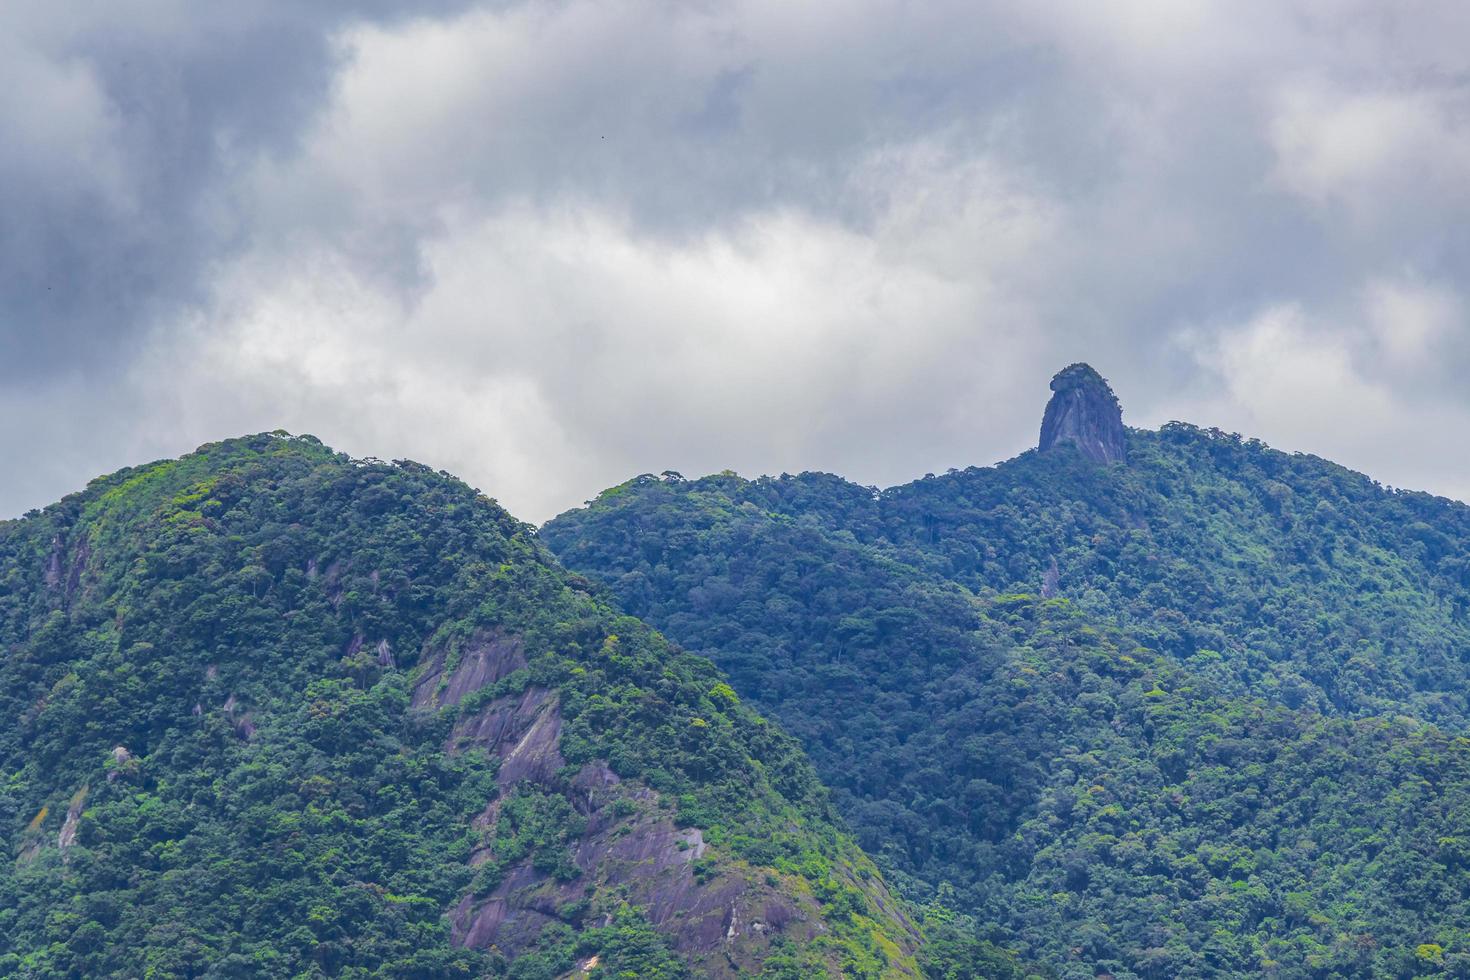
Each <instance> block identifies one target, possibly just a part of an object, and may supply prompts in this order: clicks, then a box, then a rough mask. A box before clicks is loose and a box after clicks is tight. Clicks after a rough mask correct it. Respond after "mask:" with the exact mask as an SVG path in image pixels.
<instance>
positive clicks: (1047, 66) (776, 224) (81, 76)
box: [0, 0, 1470, 520]
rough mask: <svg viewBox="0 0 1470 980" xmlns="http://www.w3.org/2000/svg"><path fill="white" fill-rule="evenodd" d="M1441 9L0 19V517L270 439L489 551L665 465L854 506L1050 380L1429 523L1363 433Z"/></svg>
mask: <svg viewBox="0 0 1470 980" xmlns="http://www.w3.org/2000/svg"><path fill="white" fill-rule="evenodd" d="M1466 18H1467V14H1466V13H1465V12H1463V10H1462V8H1461V6H1460V5H1456V4H1452V3H1449V2H1427V0H1424V2H1415V3H1411V4H1406V5H1403V6H1400V7H1395V8H1393V9H1392V10H1384V9H1383V8H1382V7H1381V5H1378V4H1370V3H1367V2H1366V0H1363V2H1351V3H1347V4H1336V3H1335V4H1330V5H1329V4H1321V3H1319V2H1316V0H1296V2H1292V3H1277V2H1271V3H1266V2H1261V3H1229V4H1227V3H1223V2H1209V0H1187V2H1181V3H1178V4H1170V5H1168V6H1167V8H1161V7H1160V6H1159V5H1157V4H1151V3H1142V2H1138V3H1134V2H1131V0H1129V2H1123V3H1118V4H1109V5H1106V6H1102V5H1096V4H1089V3H1083V2H1063V0H1046V2H1042V3H1037V4H1026V5H1014V4H1000V3H981V4H974V3H963V4H962V3H958V2H950V0H938V2H934V3H928V4H923V5H917V6H916V5H913V4H908V3H903V2H900V0H858V2H855V3H852V4H847V5H843V6H841V7H836V6H830V5H829V6H823V5H807V6H802V7H793V6H792V5H790V4H776V3H771V2H758V0H744V2H735V3H729V4H700V3H696V4H668V3H665V2H660V0H610V2H595V3H594V2H591V0H563V2H558V3H555V4H530V3H518V2H498V3H485V4H473V3H468V2H465V3H448V2H445V3H427V2H424V3H418V4H409V5H401V4H394V5H389V4H382V5H367V6H363V7H357V8H354V9H353V10H352V11H351V12H350V13H349V12H348V11H347V8H345V7H338V6H336V5H325V6H323V5H305V6H302V5H287V4H278V3H274V2H267V0H262V2H260V3H257V4H251V5H244V6H241V5H234V6H232V7H221V8H218V9H211V10H209V11H201V10H200V9H198V8H197V7H195V6H192V5H189V6H186V5H183V4H179V3H176V2H166V0H151V2H144V0H136V2H132V3H125V4H116V5H107V6H104V7H88V8H68V9H67V10H65V11H53V10H49V9H48V8H44V7H42V6H41V5H39V4H35V3H19V4H12V5H8V6H6V7H5V8H3V10H0V134H4V136H5V137H6V138H5V139H3V140H0V176H3V177H4V179H3V180H0V214H3V215H4V216H5V220H4V221H0V269H3V271H0V385H3V386H4V387H3V389H0V391H3V395H0V407H3V408H4V409H5V410H6V411H5V414H4V419H5V421H3V422H0V452H4V453H5V454H6V457H7V458H9V459H14V460H16V461H17V466H16V467H15V473H14V474H13V475H11V476H10V477H9V478H8V480H7V481H6V483H5V485H3V486H0V513H13V512H16V511H18V510H20V509H23V508H24V507H26V506H30V505H33V504H40V503H43V502H45V501H46V500H49V499H51V498H54V497H56V496H59V495H60V494H61V493H63V492H65V491H66V490H68V489H73V488H75V487H76V486H79V485H81V484H82V483H83V482H85V480H86V479H87V478H88V477H90V476H92V475H94V474H95V473H96V472H100V471H103V470H105V469H108V468H112V467H116V466H120V465H124V464H127V463H130V462H136V461H137V460H138V459H140V458H145V457H149V456H157V455H164V454H171V453H176V452H181V451H186V450H187V449H189V448H191V447H192V446H193V445H195V444H197V443H198V442H202V441H205V440H208V439H213V438H220V437H223V436H227V435H230V434H234V433H238V432H242V431H250V430H259V429H270V428H276V427H278V426H281V427H286V428H290V429H294V430H297V431H312V432H315V433H317V434H318V435H320V436H322V437H323V438H325V439H327V440H328V441H329V442H333V443H336V444H338V445H339V446H340V447H341V448H344V449H347V450H349V451H353V452H357V453H363V454H369V453H370V454H375V455H379V456H385V457H387V456H394V455H408V456H414V457H416V458H421V459H423V460H424V461H426V462H430V463H433V464H435V465H438V466H443V467H446V468H449V469H452V470H454V471H456V472H459V473H461V474H463V475H465V476H466V477H467V478H469V479H471V480H472V481H473V482H475V483H477V484H479V485H481V486H482V487H483V488H484V489H486V490H487V491H488V492H489V493H491V494H492V495H496V496H499V497H501V498H502V499H503V500H504V501H505V502H506V503H507V504H509V505H510V506H511V507H512V509H513V510H515V511H516V512H517V513H518V514H520V515H521V516H523V517H526V518H529V519H535V520H540V519H543V518H545V517H547V516H549V515H550V514H552V513H555V512H556V511H557V510H559V509H561V508H564V507H567V506H571V505H574V504H576V503H577V502H579V501H580V500H582V499H585V498H586V497H588V496H591V495H592V494H593V493H595V492H596V491H597V490H598V489H600V488H601V487H602V486H605V485H607V484H609V483H612V482H615V481H618V480H621V479H623V478H625V477H626V476H628V475H630V474H632V473H634V472H639V471H643V470H653V471H657V470H661V469H664V468H669V467H672V468H675V469H680V470H683V471H686V472H690V473H694V472H701V471H705V470H714V469H722V468H725V467H734V468H738V469H741V470H743V471H747V472H761V471H779V470H782V469H789V470H796V469H803V468H809V467H820V468H826V469H832V470H837V471H839V472H843V473H845V474H848V475H851V476H853V477H855V478H857V479H860V480H863V481H865V482H881V483H887V482H894V481H898V480H901V479H904V478H907V477H910V476H913V475H916V474H919V473H922V472H924V471H926V470H937V469H942V468H944V467H947V466H951V465H955V466H963V465H968V464H970V463H983V462H989V461H993V460H995V459H999V458H1002V457H1004V456H1008V455H1010V454H1012V453H1014V452H1016V451H1019V450H1020V449H1023V448H1025V447H1026V446H1027V445H1029V444H1030V443H1031V442H1032V440H1033V438H1034V435H1035V427H1036V425H1037V421H1038V419H1039V414H1040V410H1041V406H1042V404H1044V401H1045V396H1046V394H1047V392H1046V380H1047V378H1048V377H1049V375H1050V373H1051V372H1052V371H1054V370H1055V369H1056V368H1057V367H1059V366H1061V365H1063V364H1065V363H1068V362H1070V361H1072V360H1077V359H1087V360H1091V361H1092V362H1093V363H1094V364H1095V365H1096V366H1097V367H1099V368H1100V369H1101V370H1102V371H1103V372H1104V373H1105V374H1107V375H1108V376H1109V377H1110V378H1111V379H1112V380H1113V382H1114V384H1115V387H1116V388H1117V389H1118V391H1119V393H1120V395H1121V397H1122V399H1123V403H1124V406H1125V412H1126V414H1127V418H1128V420H1129V421H1130V422H1133V423H1135V424H1145V425H1152V424H1158V423H1159V422H1162V421H1164V420H1166V419H1167V418H1169V417H1172V416H1176V415H1181V416H1183V417H1186V418H1190V419H1193V420H1197V421H1200V422H1202V423H1205V424H1214V423H1218V424H1222V425H1227V426H1234V427H1239V428H1242V429H1243V430H1244V431H1251V432H1254V433H1258V434H1262V435H1265V436H1267V437H1268V438H1271V437H1273V436H1272V434H1273V433H1276V434H1278V436H1277V437H1279V438H1281V439H1282V440H1284V441H1285V443H1286V444H1290V445H1291V446H1292V448H1308V449H1314V450H1317V451H1322V452H1329V451H1336V449H1335V448H1334V447H1338V448H1340V449H1341V452H1342V453H1343V454H1344V459H1345V460H1346V459H1350V460H1351V461H1352V462H1353V464H1354V465H1358V466H1361V467H1362V468H1365V469H1367V470H1369V471H1370V472H1372V473H1374V475H1376V476H1380V477H1381V478H1383V479H1385V480H1389V481H1391V482H1395V483H1407V482H1410V481H1418V482H1422V483H1423V484H1424V485H1426V486H1434V487H1437V488H1442V487H1460V486H1462V485H1464V484H1465V483H1466V482H1467V481H1464V480H1462V478H1461V476H1460V475H1459V474H1458V471H1457V470H1456V467H1455V465H1453V464H1451V463H1448V462H1446V461H1444V460H1442V459H1440V458H1438V457H1439V456H1442V455H1443V454H1442V453H1436V451H1435V447H1434V446H1433V445H1431V443H1430V442H1428V441H1424V440H1417V439H1413V438H1401V437H1399V436H1396V435H1395V434H1394V433H1395V432H1396V431H1397V430H1396V429H1395V428H1394V427H1395V426H1405V427H1410V428H1412V427H1413V425H1414V421H1415V419H1431V420H1434V421H1433V424H1435V425H1449V424H1458V422H1459V420H1460V419H1461V417H1462V415H1463V414H1464V412H1465V409H1466V406H1467V404H1470V396H1467V395H1466V394H1465V392H1464V390H1463V386H1462V385H1460V384H1459V383H1458V382H1457V380H1456V379H1457V378H1458V377H1460V376H1462V375H1463V372H1464V370H1465V369H1466V368H1470V346H1467V337H1466V334H1467V331H1466V324H1465V318H1464V314H1465V309H1466V307H1465V304H1464V300H1463V297H1462V295H1461V292H1460V286H1459V284H1460V283H1463V282H1464V281H1466V276H1467V273H1470V249H1467V247H1466V240H1465V237H1464V232H1463V229H1464V228H1465V227H1466V219H1467V218H1470V213H1467V212H1470V200H1467V195H1466V194H1465V192H1464V188H1463V180H1462V179H1461V178H1460V174H1462V173H1463V172H1464V170H1465V165H1466V163H1467V162H1470V161H1467V156H1470V141H1467V137H1466V135H1465V133H1466V128H1465V119H1466V112H1467V108H1470V107H1467V103H1466V98H1467V93H1470V88H1467V83H1466V81H1465V79H1466V78H1470V71H1467V69H1470V64H1467V62H1470V55H1467V54H1466V53H1465V51H1464V50H1463V46H1462V45H1459V44H1457V43H1454V39H1455V38H1457V37H1463V36H1464V28H1466V27H1467V26H1470V24H1467V23H1466ZM1297 372H1300V378H1299V383H1298V384H1297V385H1296V387H1295V390H1297V391H1312V392H1314V393H1315V395H1314V397H1313V398H1311V399H1302V398H1299V397H1298V398H1293V397H1291V396H1290V394H1289V392H1290V391H1291V390H1293V385H1292V377H1293V375H1294V374H1296V373H1297ZM1343 392H1351V393H1353V394H1352V395H1351V396H1344V395H1342V394H1341V393H1343ZM1323 406H1329V407H1323ZM1337 411H1341V412H1343V413H1346V415H1344V416H1343V417H1345V418H1351V419H1353V420H1354V421H1353V424H1352V428H1353V430H1354V431H1356V432H1359V433H1360V434H1362V436H1361V438H1356V439H1345V438H1340V437H1338V436H1336V435H1334V434H1333V433H1332V432H1331V431H1329V429H1330V425H1329V424H1328V422H1327V421H1326V420H1328V419H1330V418H1332V417H1334V416H1333V413H1334V412H1337ZM1232 420H1234V421H1232ZM1313 440H1316V441H1315V442H1313ZM1456 492H1459V491H1456Z"/></svg>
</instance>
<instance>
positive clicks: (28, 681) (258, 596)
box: [0, 434, 943, 980]
mask: <svg viewBox="0 0 1470 980" xmlns="http://www.w3.org/2000/svg"><path fill="white" fill-rule="evenodd" d="M588 591H589V586H588V583H586V582H585V581H584V580H579V579H578V578H577V577H575V576H571V575H568V574H567V573H565V572H564V571H562V570H561V569H560V568H559V567H558V566H557V565H556V564H555V562H554V561H553V560H551V559H550V557H549V556H548V554H547V552H546V551H545V550H544V549H543V548H542V547H541V546H540V545H539V544H537V542H536V540H535V538H534V536H533V534H532V533H531V531H530V529H529V528H528V527H527V526H525V525H522V524H520V523H518V522H517V521H515V520H513V519H512V518H510V517H509V516H508V515H506V513H505V512H504V511H502V510H501V509H500V508H498V507H497V506H496V505H495V504H494V503H492V502H491V501H489V500H488V499H486V498H485V497H483V496H480V495H479V494H477V493H476V492H475V491H473V490H471V489H470V488H469V487H467V486H465V485H464V484H462V483H460V482H458V481H456V480H454V479H452V478H450V477H448V476H447V475H445V474H440V473H434V472H431V471H430V470H428V469H426V468H424V467H422V466H419V465H416V464H413V463H407V462H400V463H394V464H386V463H381V462H378V461H373V460H368V461H361V460H352V459H349V458H347V457H345V456H342V455H339V454H335V453H333V452H331V451H330V450H328V449H326V448H324V447H323V446H322V445H321V444H320V443H318V442H316V441H315V440H313V439H310V438H305V437H302V438H291V437H287V436H284V435H281V434H274V435H262V436H255V437H250V438H245V439H238V440H233V441H229V442H224V443H219V444H214V445H210V446H206V447H203V448H202V449H201V450H199V451H198V452H197V453H195V454H193V455H190V456H187V457H185V458H183V459H180V460H175V461H167V462H161V463H156V464H153V465H149V466H144V467H139V468H137V469H132V470H125V471H122V472H120V473H116V474H114V475H112V476H110V477H106V478H103V479H99V480H97V481H95V482H94V483H92V484H91V485H90V486H89V487H88V488H87V489H86V491H85V492H83V493H79V494H76V495H73V496H70V497H68V498H66V499H65V500H63V501H61V502H60V503H58V504H55V505H53V506H51V507H48V508H47V509H46V510H44V511H43V512H40V513H33V514H31V515H29V516H27V517H26V518H24V519H22V520H19V521H12V522H7V523H3V524H0V652H3V657H0V835H3V839H4V845H5V847H6V849H7V851H6V853H7V857H6V858H5V859H4V860H0V976H7V977H8V976H17V977H47V978H49V977H89V978H90V977H115V978H138V977H151V978H174V977H211V978H215V977H220V978H223V977H283V978H284V977H423V978H439V977H482V976H490V977H499V976H505V977H513V978H521V980H531V978H548V980H549V978H554V977H563V976H580V975H583V974H584V973H586V974H587V975H591V976H607V977H632V976H636V977H649V978H672V977H684V976H733V975H736V974H737V973H738V974H741V975H753V974H755V973H760V975H763V976H770V977H790V978H797V977H809V976H827V975H831V976H838V975H843V976H852V977H902V976H913V975H916V973H917V969H918V968H917V963H916V960H915V956H914V954H915V948H916V946H917V931H916V927H915V926H914V925H913V924H912V922H911V921H910V920H909V918H908V917H907V914H906V913H905V912H904V910H903V907H902V906H901V904H900V902H899V901H898V900H897V899H895V898H894V897H893V896H891V895H890V894H889V893H888V891H887V889H886V886H885V885H884V883H883V880H882V879H881V878H880V877H879V875H878V874H877V872H876V871H875V869H874V868H873V866H872V865H871V863H870V862H869V861H868V860H867V859H866V858H865V857H863V856H862V854H861V853H860V852H859V851H858V850H857V848H856V847H855V846H854V844H853V843H852V842H851V840H850V839H849V838H848V837H846V836H845V835H844V834H843V833H842V832H841V831H839V830H838V829H836V827H835V825H834V822H833V820H832V815H831V808H830V804H829V802H828V799H827V794H826V792H825V790H823V789H822V787H821V786H820V784H819V783H818V781H817V779H816V777H815V775H814V774H813V771H812V768H811V767H810V765H809V764H808V763H807V761H806V760H805V759H804V757H803V756H802V754H801V751H800V749H799V748H798V747H797V745H796V743H795V742H794V741H793V740H792V739H790V738H789V737H787V736H786V735H783V734H782V733H780V732H779V731H777V730H776V728H775V727H774V726H772V725H771V724H769V723H767V722H766V721H765V720H763V719H762V718H761V717H760V716H759V715H757V714H756V713H755V711H753V710H752V709H751V708H749V707H747V706H746V705H745V704H743V703H742V702H741V699H740V698H739V697H738V696H736V695H735V693H734V692H733V691H732V690H731V688H730V687H729V685H728V684H726V683H725V681H724V679H723V677H722V675H721V674H720V673H719V672H718V671H717V670H716V669H715V668H714V667H713V666H712V665H711V664H710V663H709V662H708V661H706V660H703V659H701V658H699V657H696V656H692V655H689V654H685V653H682V652H680V651H679V650H677V649H675V648H673V647H671V646H669V645H668V644H667V643H666V642H665V641H664V640H663V639H662V638H661V637H660V636H659V635H658V634H656V633H654V632H653V631H652V630H651V629H650V628H648V627H647V626H644V625H643V624H642V623H641V622H639V621H638V620H636V619H632V618H629V617H627V616H625V615H621V614H620V613H617V612H615V611H614V610H613V609H611V608H610V607H609V606H607V605H606V604H604V603H603V602H602V601H600V600H598V599H596V598H594V597H592V596H590V595H589V594H588ZM940 945H941V946H942V945H943V943H942V942H941V943H940ZM931 958H932V957H931ZM588 971H590V972H588Z"/></svg>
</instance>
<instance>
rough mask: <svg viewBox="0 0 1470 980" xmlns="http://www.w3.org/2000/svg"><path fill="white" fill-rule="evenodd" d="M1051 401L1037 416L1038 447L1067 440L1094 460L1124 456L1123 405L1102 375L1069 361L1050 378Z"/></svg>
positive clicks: (1118, 459) (1107, 460)
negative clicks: (1068, 363)
mask: <svg viewBox="0 0 1470 980" xmlns="http://www.w3.org/2000/svg"><path fill="white" fill-rule="evenodd" d="M1051 390H1052V396H1051V401H1049V402H1047V403H1046V414H1045V415H1043V416H1042V417H1041V446H1040V448H1041V451H1042V452H1045V451H1046V450H1048V449H1050V448H1052V447H1053V446H1056V445H1059V444H1060V443H1064V442H1070V443H1072V444H1073V445H1075V446H1076V447H1077V449H1078V451H1079V452H1081V453H1082V455H1083V456H1086V457H1087V458H1088V459H1090V460H1092V461H1093V462H1094V463H1120V462H1123V461H1124V460H1126V459H1127V452H1128V451H1127V446H1126V443H1125V437H1124V434H1123V409H1122V407H1121V406H1119V404H1118V398H1117V396H1116V395H1114V394H1113V389H1112V388H1110V387H1108V383H1107V381H1106V380H1104V378H1103V376H1102V375H1100V374H1098V373H1097V372H1096V371H1094V370H1093V369H1092V367H1091V366H1090V365H1087V364H1081V363H1078V364H1072V365H1070V366H1068V367H1065V368H1063V369H1062V370H1060V371H1058V372H1057V374H1056V377H1054V378H1052V379H1051Z"/></svg>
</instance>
